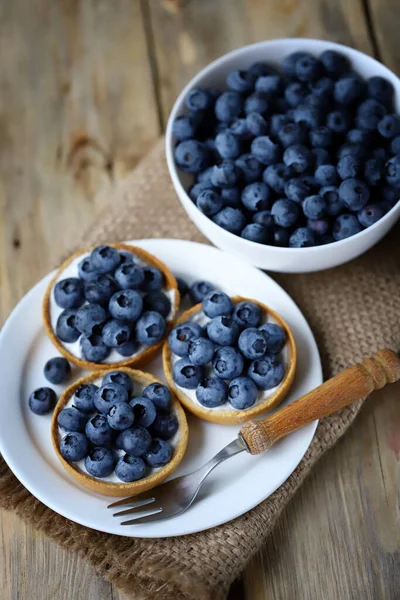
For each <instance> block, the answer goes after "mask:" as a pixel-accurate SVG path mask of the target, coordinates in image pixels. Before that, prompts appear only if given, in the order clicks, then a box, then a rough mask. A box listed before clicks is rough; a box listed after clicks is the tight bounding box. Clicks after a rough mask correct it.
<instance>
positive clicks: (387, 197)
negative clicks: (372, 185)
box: [380, 185, 400, 207]
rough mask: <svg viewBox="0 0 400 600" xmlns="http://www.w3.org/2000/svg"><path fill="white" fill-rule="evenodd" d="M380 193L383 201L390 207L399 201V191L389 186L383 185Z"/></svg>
mask: <svg viewBox="0 0 400 600" xmlns="http://www.w3.org/2000/svg"><path fill="white" fill-rule="evenodd" d="M380 191H381V194H382V197H383V200H384V201H385V202H387V203H388V204H389V205H390V207H392V206H394V205H395V204H397V202H398V200H399V199H400V189H398V188H395V187H392V186H391V185H383V186H382V188H381V190H380Z"/></svg>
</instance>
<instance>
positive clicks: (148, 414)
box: [129, 396, 156, 427]
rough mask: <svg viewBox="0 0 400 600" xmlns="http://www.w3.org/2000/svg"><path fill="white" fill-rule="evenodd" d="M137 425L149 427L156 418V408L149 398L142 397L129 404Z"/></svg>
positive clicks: (133, 399)
mask: <svg viewBox="0 0 400 600" xmlns="http://www.w3.org/2000/svg"><path fill="white" fill-rule="evenodd" d="M129 405H130V407H131V408H132V411H133V416H134V421H135V424H136V425H140V426H141V427H149V426H150V425H151V424H152V423H153V421H154V420H155V418H156V407H155V406H154V404H153V402H152V401H151V400H150V399H149V398H145V397H143V396H140V397H138V398H132V400H131V401H130V402H129Z"/></svg>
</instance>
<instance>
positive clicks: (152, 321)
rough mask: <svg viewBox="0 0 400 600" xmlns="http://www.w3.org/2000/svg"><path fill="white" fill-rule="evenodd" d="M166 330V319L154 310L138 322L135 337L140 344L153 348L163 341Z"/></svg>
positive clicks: (143, 315) (145, 313)
mask: <svg viewBox="0 0 400 600" xmlns="http://www.w3.org/2000/svg"><path fill="white" fill-rule="evenodd" d="M166 329H167V326H166V323H165V319H164V317H163V316H162V315H160V314H159V313H158V312H155V311H154V310H148V311H146V312H144V313H143V314H142V315H141V316H140V317H139V319H138V320H137V322H136V326H135V337H136V340H137V341H138V342H139V343H140V344H144V345H145V346H152V345H153V344H156V343H157V342H159V341H160V340H162V338H163V337H164V335H165V332H166Z"/></svg>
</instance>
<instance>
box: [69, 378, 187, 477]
mask: <svg viewBox="0 0 400 600" xmlns="http://www.w3.org/2000/svg"><path fill="white" fill-rule="evenodd" d="M101 382H102V379H101V378H100V377H99V379H96V380H95V381H92V383H94V385H97V386H99V387H100V386H101ZM145 387H147V386H142V385H140V384H139V383H137V382H135V381H134V382H133V395H132V398H133V397H138V396H141V395H142V391H143V389H144V388H145ZM73 405H74V396H71V398H70V399H69V400H68V402H67V403H66V405H65V406H64V408H71V407H72V406H73ZM173 412H174V411H173ZM95 414H100V413H97V412H95V413H93V414H92V415H91V416H90V418H92V417H93V416H94V415H95ZM65 435H67V432H66V431H63V430H62V429H61V428H60V427H59V428H58V446H60V442H61V439H62V438H63V437H64V436H65ZM178 441H179V429H178V431H177V432H176V434H175V435H174V437H173V438H171V439H170V440H168V443H169V444H170V445H171V446H172V448H173V449H175V448H176V447H177V445H178ZM114 452H115V454H117V455H118V457H120V456H124V454H125V452H124V451H123V450H116V449H114ZM71 464H72V465H73V466H74V467H75V468H76V469H77V471H79V472H80V473H83V474H84V475H87V476H88V477H92V479H98V480H99V481H106V482H108V483H120V484H121V483H126V482H125V481H121V479H119V477H117V476H116V474H115V472H113V473H111V475H109V476H108V477H93V475H89V473H88V472H87V471H86V468H85V459H83V460H80V461H78V462H73V463H71ZM167 464H168V463H167ZM163 468H164V467H157V468H153V469H150V470H149V474H148V476H149V475H152V474H153V473H156V472H157V471H160V470H161V469H163ZM145 479H146V477H143V479H139V481H144V480H145ZM126 485H129V484H128V483H126Z"/></svg>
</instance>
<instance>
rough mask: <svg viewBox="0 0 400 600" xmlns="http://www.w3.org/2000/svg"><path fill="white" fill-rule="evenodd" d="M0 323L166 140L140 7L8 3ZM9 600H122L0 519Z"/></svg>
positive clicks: (0, 25) (0, 132) (2, 98)
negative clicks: (145, 157)
mask: <svg viewBox="0 0 400 600" xmlns="http://www.w3.org/2000/svg"><path fill="white" fill-rule="evenodd" d="M0 56H1V59H0V60H1V62H2V65H1V69H0V90H1V93H0V286H1V294H0V318H1V320H2V321H4V319H5V317H6V316H7V315H8V313H9V312H10V310H11V309H12V308H13V306H14V305H15V304H16V302H17V301H18V300H19V299H20V298H21V297H22V295H23V294H24V293H25V292H26V291H27V290H28V289H29V288H30V287H31V286H32V285H33V284H34V283H35V282H36V281H37V280H38V279H39V278H40V277H42V276H43V275H44V274H45V273H46V272H47V271H48V270H49V269H50V268H52V267H53V266H54V265H55V263H56V261H57V260H58V259H59V257H60V255H62V254H63V253H64V252H65V251H66V250H67V248H68V247H69V246H71V245H72V244H73V240H74V238H75V237H76V235H79V234H80V232H81V230H82V228H84V227H86V226H87V225H88V224H89V223H90V221H91V220H92V219H93V217H94V216H95V214H96V213H98V212H99V210H100V209H101V208H102V207H103V206H105V205H106V204H107V202H108V192H109V191H110V190H111V189H112V187H113V186H114V184H115V183H116V182H117V181H118V180H120V179H121V177H123V175H124V174H125V173H126V172H127V171H128V170H130V169H131V168H132V167H133V166H134V165H135V164H136V162H137V161H138V160H139V158H140V157H141V155H142V154H143V153H144V152H146V151H147V149H148V148H149V147H150V146H151V145H152V144H153V143H154V141H155V140H156V138H157V137H158V135H159V123H158V118H157V110H156V102H155V98H154V90H153V83H152V76H151V68H150V64H149V61H148V48H147V40H146V37H145V33H144V29H143V24H142V13H141V7H140V3H139V2H131V0H114V2H112V3H110V2H107V1H106V0H87V1H86V0H85V2H64V1H60V2H53V1H52V0H31V1H30V2H26V1H25V0H15V1H14V2H8V1H7V0H2V1H1V2H0ZM0 540H1V554H2V557H3V560H0V565H1V567H0V568H1V571H0V572H1V574H2V577H1V579H0V597H1V599H2V600H15V599H16V598H20V599H21V600H25V599H28V598H35V599H36V598H37V599H39V598H40V599H41V600H42V599H43V600H49V599H50V598H51V599H56V600H67V598H68V599H70V598H85V599H86V598H87V599H90V600H118V599H119V598H120V596H119V594H118V593H117V592H116V591H115V590H114V591H113V590H112V588H111V586H110V585H109V584H108V583H106V582H105V581H104V580H103V579H102V578H100V577H97V576H96V575H95V573H94V571H93V569H92V568H91V567H90V566H88V565H87V564H86V562H85V561H84V560H82V559H78V558H77V557H76V556H73V555H72V554H70V553H67V552H64V551H63V550H61V549H60V548H58V547H57V545H56V544H54V543H51V542H49V541H48V540H47V539H46V538H45V537H43V536H41V535H38V534H36V533H35V531H34V530H32V529H31V528H29V527H27V526H25V525H24V524H23V523H22V522H21V521H20V520H18V519H17V518H16V517H15V516H14V515H12V514H10V513H2V514H1V515H0Z"/></svg>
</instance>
